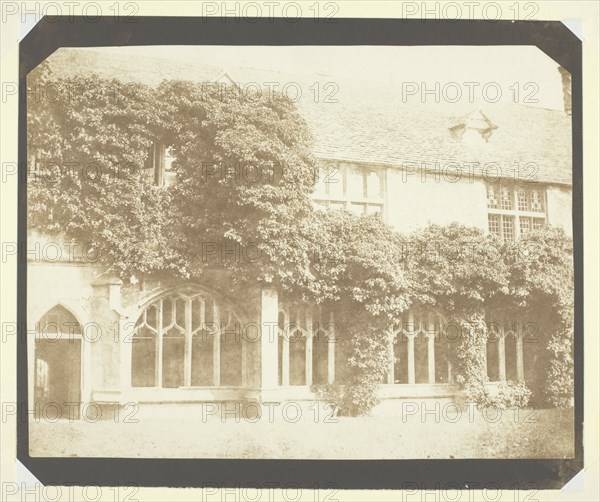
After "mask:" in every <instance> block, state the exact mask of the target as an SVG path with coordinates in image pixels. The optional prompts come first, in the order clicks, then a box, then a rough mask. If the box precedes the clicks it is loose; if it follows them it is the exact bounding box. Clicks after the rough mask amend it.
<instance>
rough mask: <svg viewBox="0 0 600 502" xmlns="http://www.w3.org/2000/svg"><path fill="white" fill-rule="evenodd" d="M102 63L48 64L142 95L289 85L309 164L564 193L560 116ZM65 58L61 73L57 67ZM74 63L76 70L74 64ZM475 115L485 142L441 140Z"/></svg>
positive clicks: (88, 58)
mask: <svg viewBox="0 0 600 502" xmlns="http://www.w3.org/2000/svg"><path fill="white" fill-rule="evenodd" d="M62 52H65V53H70V54H61V53H62ZM76 53H87V54H84V55H83V56H82V55H80V54H76ZM107 54H108V53H106V52H104V53H94V52H93V51H89V50H77V49H67V50H65V49H61V50H60V51H58V52H57V53H55V54H54V55H52V56H51V58H50V60H51V65H52V66H53V67H55V68H60V70H61V71H62V72H63V73H65V72H66V73H67V74H73V73H81V72H85V73H98V74H99V75H100V76H103V77H109V78H119V79H121V80H125V81H140V82H144V83H147V84H149V85H156V84H158V83H159V82H160V81H161V80H162V79H168V78H178V79H183V80H195V81H209V80H214V79H216V78H218V77H219V75H221V74H222V73H223V70H227V73H228V75H229V76H230V77H231V78H232V79H233V80H234V81H235V82H238V83H240V84H241V85H244V84H248V83H251V82H252V83H257V84H259V85H260V87H261V88H263V89H267V88H268V87H269V85H271V86H272V84H269V85H265V84H266V83H273V82H278V83H279V84H280V86H279V89H282V88H283V86H285V85H286V84H288V96H290V97H291V98H292V97H295V96H296V95H297V91H298V89H299V90H300V91H301V95H300V97H299V98H298V101H297V105H298V108H299V112H300V113H301V115H302V116H303V117H304V118H305V120H306V121H307V123H308V125H309V127H310V129H311V131H312V133H313V136H314V138H315V147H314V152H315V155H316V156H317V157H320V158H322V159H331V160H339V161H348V162H362V163H373V164H383V165H389V166H396V167H399V168H400V167H402V166H409V168H410V169H414V167H415V164H414V163H417V164H418V165H419V166H422V168H423V169H438V168H444V167H445V166H448V167H449V169H451V170H450V171H449V175H450V176H451V175H452V174H453V173H455V172H456V171H455V167H456V166H457V165H462V166H465V164H469V165H470V166H471V167H470V168H469V170H471V171H472V172H474V174H475V175H481V174H487V175H488V176H489V177H490V178H491V179H495V178H496V177H497V176H502V177H504V178H512V179H515V177H517V176H518V177H520V178H521V179H523V178H527V177H528V176H531V175H533V176H534V178H533V179H535V180H538V181H542V182H548V183H557V184H567V185H570V184H571V183H572V174H571V172H572V171H571V163H572V160H571V117H570V116H568V115H567V114H565V113H564V112H563V111H560V110H548V109H543V108H539V107H532V106H523V105H518V104H513V103H509V104H507V103H506V102H499V103H496V104H492V103H483V104H479V105H475V104H471V105H467V106H465V105H458V104H457V105H452V104H448V103H434V104H427V103H426V104H422V103H421V102H410V101H409V102H403V99H402V95H401V92H400V89H399V88H398V87H399V86H398V87H394V86H393V85H389V84H383V83H381V82H371V81H360V80H358V79H349V78H345V77H344V78H339V77H335V76H326V75H286V74H283V73H279V72H274V71H267V70H264V71H263V70H257V69H252V68H229V67H228V68H217V67H214V66H208V65H204V64H197V63H189V64H181V63H180V62H176V61H173V60H162V59H160V60H158V59H154V60H153V58H135V60H132V58H131V57H130V56H125V55H123V54H118V57H115V56H114V55H107ZM67 56H68V58H70V60H69V61H68V62H69V63H70V64H65V60H66V59H67ZM77 58H80V60H79V61H78V62H77V64H74V61H73V59H77ZM133 62H134V63H135V64H132V63H133ZM317 91H318V93H317ZM415 101H418V100H415ZM477 112H480V113H481V115H480V117H481V118H483V117H485V118H486V119H487V120H488V121H489V122H491V124H492V125H494V126H496V128H495V129H493V132H492V135H491V137H490V138H489V142H485V141H481V142H468V141H463V140H461V139H460V137H457V136H456V135H454V134H452V133H451V132H450V129H451V128H452V127H455V126H456V125H458V124H460V123H461V121H462V122H463V123H466V122H468V121H469V117H473V116H474V115H475V116H476V115H477ZM480 120H481V119H480ZM436 164H437V167H436ZM496 165H498V166H499V169H500V170H496V168H495V167H494V166H496ZM486 166H487V167H486ZM465 169H466V167H465ZM482 169H483V170H484V171H483V172H482ZM486 169H487V170H486ZM517 169H518V170H517Z"/></svg>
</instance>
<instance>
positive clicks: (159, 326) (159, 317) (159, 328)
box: [156, 300, 163, 387]
mask: <svg viewBox="0 0 600 502" xmlns="http://www.w3.org/2000/svg"><path fill="white" fill-rule="evenodd" d="M156 333H157V337H156V345H157V347H156V386H157V387H162V361H163V300H160V303H159V304H158V308H157V309H156Z"/></svg>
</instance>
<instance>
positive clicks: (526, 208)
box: [487, 184, 546, 241]
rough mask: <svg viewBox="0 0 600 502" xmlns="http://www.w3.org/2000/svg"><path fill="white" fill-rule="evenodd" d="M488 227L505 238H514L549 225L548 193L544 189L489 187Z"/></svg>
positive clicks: (501, 237)
mask: <svg viewBox="0 0 600 502" xmlns="http://www.w3.org/2000/svg"><path fill="white" fill-rule="evenodd" d="M487 202H488V204H487V205H488V230H489V232H490V233H491V234H492V235H495V236H496V237H498V238H500V239H503V240H509V241H512V240H515V239H518V238H519V237H521V236H522V235H525V234H527V233H528V232H530V231H531V230H539V229H541V228H542V227H543V226H544V225H545V224H546V192H545V190H544V189H542V188H529V187H521V186H515V185H500V184H490V185H488V186H487Z"/></svg>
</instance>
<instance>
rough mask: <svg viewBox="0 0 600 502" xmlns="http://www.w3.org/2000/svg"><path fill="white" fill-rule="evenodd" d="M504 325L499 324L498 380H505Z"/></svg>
mask: <svg viewBox="0 0 600 502" xmlns="http://www.w3.org/2000/svg"><path fill="white" fill-rule="evenodd" d="M504 339H505V333H504V327H503V326H501V327H500V330H499V336H498V380H499V381H501V382H504V381H505V380H506V347H505V340H504Z"/></svg>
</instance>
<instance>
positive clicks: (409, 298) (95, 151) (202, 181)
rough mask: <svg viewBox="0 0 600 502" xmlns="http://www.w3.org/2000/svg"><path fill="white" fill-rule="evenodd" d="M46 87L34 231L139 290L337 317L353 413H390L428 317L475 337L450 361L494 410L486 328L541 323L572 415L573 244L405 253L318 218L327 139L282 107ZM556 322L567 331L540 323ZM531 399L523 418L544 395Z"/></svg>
mask: <svg viewBox="0 0 600 502" xmlns="http://www.w3.org/2000/svg"><path fill="white" fill-rule="evenodd" d="M36 72H37V73H36V75H34V77H33V78H31V79H30V82H29V84H30V85H34V84H35V85H39V84H40V83H41V84H43V85H48V83H49V82H51V83H52V86H53V89H54V90H55V91H56V92H54V94H53V99H52V100H39V101H35V102H33V103H30V104H29V107H28V111H29V113H28V121H29V122H28V126H29V127H28V141H29V143H28V151H29V154H30V156H31V155H36V157H37V159H38V162H39V163H40V164H41V165H42V166H43V169H42V170H41V173H40V172H39V171H36V172H35V173H34V172H31V173H30V178H29V189H28V211H29V213H28V214H29V224H30V226H31V227H32V228H38V229H40V230H41V231H43V232H46V233H53V232H61V233H64V234H66V235H68V236H70V237H71V238H74V239H78V240H80V241H81V242H85V243H91V245H92V246H93V247H94V249H96V250H97V251H98V253H99V254H100V256H101V257H102V260H103V263H105V264H106V265H107V266H108V267H112V268H113V269H114V270H115V271H116V272H118V273H119V274H120V275H121V276H122V277H124V278H129V277H130V276H131V275H151V276H161V275H169V276H171V277H173V276H176V277H183V278H193V279H198V278H200V277H201V276H202V275H203V274H204V273H205V271H206V270H208V269H214V268H221V269H223V270H226V271H227V272H228V273H229V275H230V277H231V280H232V283H234V284H238V285H239V284H244V283H252V284H262V285H270V286H274V287H277V288H278V289H279V290H280V291H281V292H282V294H283V295H284V296H285V297H286V298H289V299H301V300H306V301H310V302H314V303H321V304H328V305H329V306H331V307H332V308H333V309H334V310H335V312H336V323H337V328H338V331H339V333H340V335H339V342H338V343H340V347H343V350H344V352H345V353H346V354H347V356H348V366H349V368H350V369H351V371H349V380H348V381H347V382H346V385H345V386H344V387H341V386H339V385H336V386H334V387H328V388H326V389H324V390H322V393H323V394H322V395H323V396H325V397H327V399H330V400H333V401H336V403H337V404H338V405H339V406H340V409H341V411H342V412H343V413H347V414H353V415H356V414H365V413H368V412H369V411H370V409H371V408H372V407H373V406H374V405H375V404H376V403H377V398H376V390H377V385H378V384H379V383H380V382H381V381H382V377H383V373H382V369H383V368H386V367H387V363H388V360H387V358H388V354H387V351H386V347H387V339H386V336H387V335H386V327H387V326H389V325H390V323H391V322H393V320H394V319H395V317H397V315H398V313H399V312H402V311H404V310H406V309H407V308H408V307H409V306H410V305H412V304H422V305H430V306H434V307H436V308H437V309H438V310H440V311H442V312H444V313H445V315H446V317H447V320H448V326H450V327H452V329H454V330H456V331H457V333H458V335H459V336H457V337H456V343H453V344H452V346H451V353H450V357H451V358H452V360H453V362H454V367H455V370H456V378H457V381H458V382H459V383H460V384H462V385H463V386H464V387H465V388H466V389H467V391H468V393H470V395H471V396H473V397H474V398H475V399H477V400H478V402H480V403H482V404H483V405H485V403H490V402H494V401H493V399H492V398H491V397H490V396H489V395H488V394H487V393H486V391H485V386H484V384H485V383H486V381H487V374H486V368H485V350H486V343H487V326H486V315H488V313H489V312H491V311H494V309H503V310H505V311H510V312H513V311H514V312H515V313H519V315H521V316H522V317H523V318H528V316H529V318H533V317H535V322H537V323H539V324H540V330H539V332H540V333H543V339H542V340H541V341H542V342H543V343H541V344H540V346H541V347H542V349H541V352H543V354H544V357H543V358H542V359H543V361H544V363H543V364H544V368H545V371H544V372H543V374H542V377H541V380H540V381H541V382H545V383H544V384H542V385H540V389H539V390H540V392H539V393H540V395H541V394H543V395H544V399H545V400H546V402H549V403H551V404H553V405H559V404H565V403H567V402H568V401H569V399H570V397H571V396H572V392H573V382H572V367H573V366H572V365H573V356H572V342H573V321H572V312H573V299H572V285H573V282H572V279H571V280H569V277H572V256H571V254H572V243H571V242H570V240H569V239H568V238H567V237H566V236H565V235H564V234H563V233H562V231H560V230H557V229H547V230H544V231H538V232H532V233H531V234H530V235H529V236H528V237H527V238H526V239H524V240H523V241H522V242H521V246H524V245H527V246H529V247H531V250H529V249H528V253H529V252H531V253H533V254H525V255H523V254H522V253H521V252H517V253H516V254H515V251H514V249H512V248H509V247H508V246H506V245H504V244H503V243H501V242H500V241H498V240H496V239H494V238H492V237H489V236H486V235H485V234H484V233H483V232H482V231H481V230H478V229H472V228H466V227H464V226H461V225H458V224H452V225H449V226H446V227H439V226H434V225H432V226H429V227H428V228H425V229H423V230H420V231H418V232H415V233H414V234H412V235H408V236H401V235H399V234H398V233H396V232H395V231H393V230H392V229H391V228H390V227H388V226H386V225H385V224H383V223H382V222H381V221H380V220H379V219H378V218H376V217H367V216H364V217H358V216H354V215H352V214H350V213H348V212H345V211H318V210H316V209H315V208H314V207H313V205H312V203H311V201H310V194H311V193H312V191H313V188H314V183H315V176H316V175H317V174H318V169H317V162H316V160H315V159H314V158H313V156H312V153H311V152H312V139H311V135H310V133H309V131H308V128H307V126H306V124H305V123H304V121H303V119H302V118H301V117H300V115H299V114H298V113H297V112H296V110H295V108H294V106H293V104H292V103H291V102H290V101H289V100H288V99H286V98H285V97H283V96H281V95H279V94H276V93H274V94H272V95H263V94H259V95H252V94H248V93H244V94H240V93H237V92H233V91H232V90H229V91H227V90H223V88H221V87H218V88H217V87H215V88H211V87H210V86H208V87H207V86H206V85H201V84H195V83H191V82H181V81H170V82H163V84H161V85H160V86H159V87H158V88H157V89H151V88H148V87H144V86H142V85H139V84H125V83H121V82H119V81H117V80H112V81H107V80H102V79H100V78H97V77H93V76H92V77H75V78H70V79H54V78H53V77H52V76H51V74H50V73H49V72H48V70H47V68H44V67H42V68H38V70H36ZM157 142H160V143H162V144H164V145H169V146H171V149H172V152H173V154H174V157H175V159H176V160H175V162H174V163H173V169H174V172H175V175H176V177H177V183H176V184H174V185H173V186H170V187H157V186H155V184H154V183H153V182H152V180H149V179H148V176H147V175H145V174H144V172H145V170H144V169H143V168H144V166H145V165H146V164H147V160H148V155H149V151H150V149H151V147H152V145H153V144H154V143H157ZM207 249H210V250H211V253H207ZM215 249H216V250H217V252H212V251H214V250H215ZM223 250H230V251H231V250H234V252H233V253H230V252H226V253H223V252H222V251H223ZM250 251H251V252H250ZM535 253H537V254H535ZM540 312H544V313H545V312H549V313H551V315H548V316H545V315H544V316H541V318H539V319H538V317H540V316H539V313H540ZM509 387H511V386H508V387H507V389H508V388H509ZM513 387H514V386H513ZM507 389H505V390H504V391H503V392H504V394H503V395H508V393H510V389H508V390H507ZM515 392H516V397H515V399H516V400H517V401H518V402H520V403H522V402H524V399H525V397H523V396H526V395H527V392H526V391H525V390H522V389H521V388H520V387H519V388H518V389H517V390H516V391H515ZM519 396H521V397H519ZM513 397H514V396H513ZM511 399H513V398H512V397H510V396H509V397H508V398H506V399H504V398H503V399H501V401H502V402H503V403H506V402H507V401H511Z"/></svg>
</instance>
